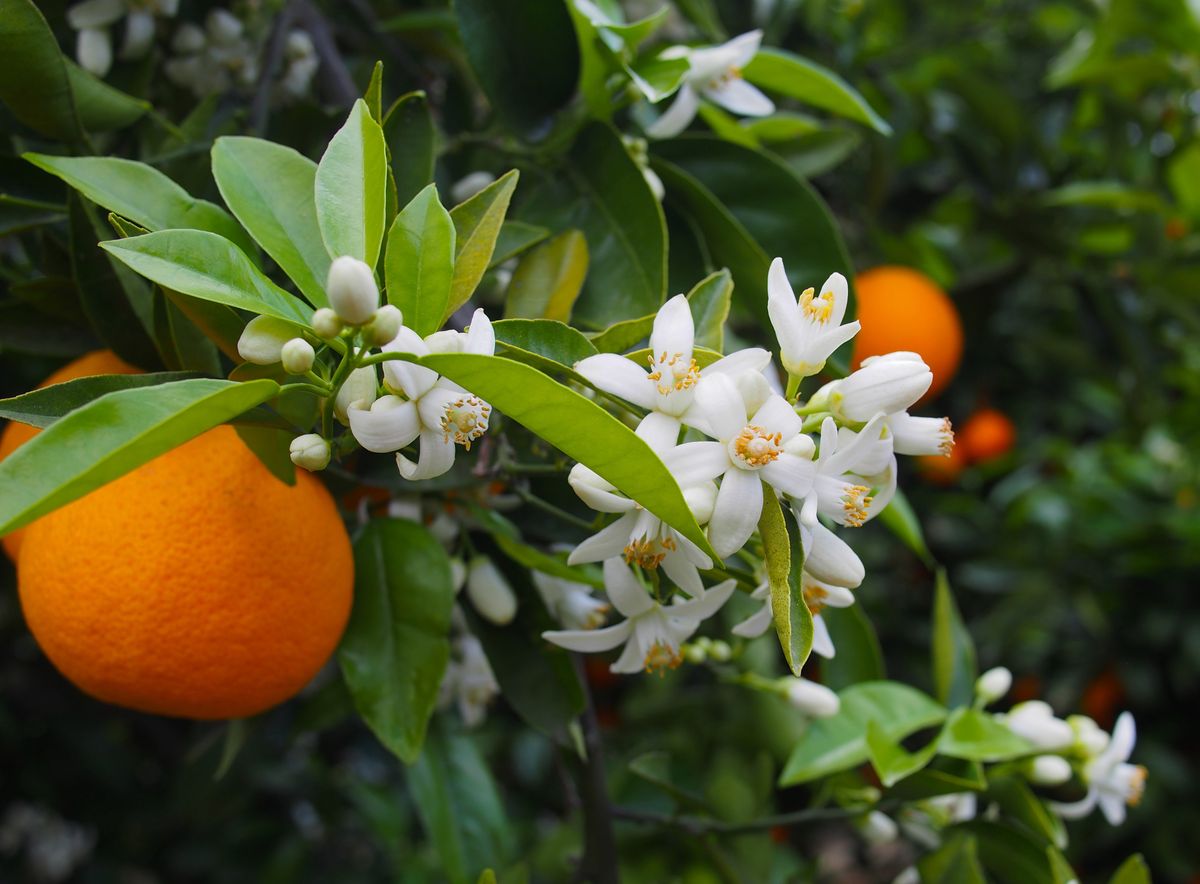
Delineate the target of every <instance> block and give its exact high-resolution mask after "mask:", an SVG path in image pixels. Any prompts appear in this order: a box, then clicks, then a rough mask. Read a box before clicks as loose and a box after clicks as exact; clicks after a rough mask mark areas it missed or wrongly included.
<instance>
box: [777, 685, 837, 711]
mask: <svg viewBox="0 0 1200 884" xmlns="http://www.w3.org/2000/svg"><path fill="white" fill-rule="evenodd" d="M787 681H788V684H787V687H786V688H785V691H786V694H787V700H788V702H789V703H791V704H792V706H793V707H794V708H796V709H799V710H800V711H801V712H803V713H804V714H805V715H811V716H812V717H813V718H830V717H832V716H834V715H837V714H838V710H839V709H841V708H842V701H841V698H839V697H838V695H837V694H835V693H834V692H833V691H831V690H829V688H827V687H825V685H823V684H817V683H816V682H815V681H809V680H808V679H807V678H791V679H788V680H787Z"/></svg>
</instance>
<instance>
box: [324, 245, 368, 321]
mask: <svg viewBox="0 0 1200 884" xmlns="http://www.w3.org/2000/svg"><path fill="white" fill-rule="evenodd" d="M325 289H326V291H327V293H328V294H329V303H330V305H331V306H332V307H333V309H334V311H335V312H336V313H337V315H338V316H339V317H341V319H342V320H343V321H345V322H348V323H350V324H351V325H362V324H363V323H364V322H368V321H369V320H370V319H371V318H372V317H373V316H374V315H375V311H376V310H377V309H378V308H379V287H378V286H377V285H375V275H374V274H373V273H371V268H370V267H368V266H367V265H366V263H364V262H363V261H360V260H358V259H357V258H352V257H350V256H349V255H342V256H341V257H340V258H335V259H334V261H333V263H332V264H330V265H329V281H328V282H327V283H326V286H325Z"/></svg>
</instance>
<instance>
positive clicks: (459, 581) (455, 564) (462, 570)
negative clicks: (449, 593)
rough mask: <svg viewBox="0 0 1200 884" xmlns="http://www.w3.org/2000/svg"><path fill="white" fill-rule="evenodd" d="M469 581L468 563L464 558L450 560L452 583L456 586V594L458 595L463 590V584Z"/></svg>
mask: <svg viewBox="0 0 1200 884" xmlns="http://www.w3.org/2000/svg"><path fill="white" fill-rule="evenodd" d="M466 582H467V565H466V563H465V562H464V561H463V560H462V559H451V560H450V585H451V586H453V587H454V594H455V595H458V594H459V593H460V592H462V588H463V585H464V584H465V583H466Z"/></svg>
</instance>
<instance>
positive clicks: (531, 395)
mask: <svg viewBox="0 0 1200 884" xmlns="http://www.w3.org/2000/svg"><path fill="white" fill-rule="evenodd" d="M419 362H420V364H421V365H426V366H428V367H429V368H432V369H433V370H434V371H436V372H438V373H439V374H442V375H445V376H446V377H448V378H450V380H452V381H454V382H455V383H457V384H459V385H461V386H462V387H464V388H465V389H467V390H470V391H471V392H472V393H474V394H475V395H477V396H479V397H480V398H482V399H484V400H485V401H487V402H489V403H491V405H492V406H493V407H494V408H496V409H497V410H498V411H500V412H502V413H503V414H504V416H505V417H506V418H508V419H510V420H514V421H516V422H517V423H519V424H521V425H522V426H523V427H525V428H526V429H527V430H529V431H530V432H532V433H536V434H537V435H539V436H541V437H542V438H543V439H545V440H546V441H547V442H549V443H550V444H551V445H553V446H555V447H556V448H558V449H559V450H560V451H562V453H563V454H565V455H566V456H567V457H570V458H572V459H574V460H577V461H579V462H581V463H584V464H586V465H587V466H588V467H589V468H591V469H592V470H594V471H595V472H596V473H597V474H598V475H599V476H600V477H601V478H603V479H605V480H606V481H608V482H611V483H612V484H613V485H614V486H616V487H617V488H618V489H620V490H621V492H622V493H624V494H625V495H627V496H628V497H630V498H632V499H633V500H636V501H637V502H638V503H640V504H641V505H642V506H643V507H645V508H646V509H647V510H649V511H650V512H651V513H653V514H654V515H656V516H658V517H659V518H660V519H662V520H663V521H664V522H666V523H667V524H668V525H670V526H671V527H672V528H674V529H675V530H676V531H678V532H679V533H680V534H682V535H683V536H684V537H686V538H688V540H690V541H692V542H693V543H695V544H696V545H697V546H699V547H700V548H701V549H702V550H704V551H705V553H706V554H708V555H709V556H712V557H713V558H716V555H715V553H714V552H713V550H712V547H711V546H709V543H708V538H707V537H705V536H704V532H703V531H702V530H701V529H700V526H699V525H697V524H696V518H695V516H693V515H692V511H691V510H690V509H689V508H688V505H687V502H686V501H685V500H684V499H683V493H682V492H681V491H680V490H679V485H678V484H677V483H676V482H675V479H674V477H672V476H671V474H670V472H669V471H668V470H667V468H666V467H665V466H664V465H663V462H662V461H661V460H660V459H659V457H658V455H657V454H655V453H654V451H653V450H652V449H651V448H650V446H649V445H647V444H646V443H645V442H644V441H642V439H641V438H640V437H639V436H637V435H636V434H635V433H634V432H633V430H631V429H629V428H628V427H627V426H625V425H624V424H623V423H621V422H620V421H619V420H617V419H616V418H615V417H613V416H612V415H611V414H609V413H608V412H607V411H605V410H604V409H603V408H601V407H600V406H599V405H597V404H596V403H594V402H592V401H591V400H590V399H588V398H586V397H585V396H582V395H580V394H579V393H576V392H575V391H573V390H571V389H569V388H568V387H565V386H563V385H562V384H560V383H558V382H556V381H554V380H552V379H551V378H549V377H547V376H546V375H544V374H542V373H541V372H540V371H538V370H536V369H534V368H531V367H529V366H527V365H522V364H521V363H519V362H514V361H512V360H510V359H504V358H502V357H499V356H478V355H474V354H466V353H439V354H434V355H431V356H425V357H422V358H421V359H420V360H419Z"/></svg>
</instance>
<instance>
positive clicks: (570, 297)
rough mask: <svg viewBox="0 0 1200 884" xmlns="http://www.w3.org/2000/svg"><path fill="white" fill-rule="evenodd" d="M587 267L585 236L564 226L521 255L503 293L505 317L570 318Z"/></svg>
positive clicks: (563, 319)
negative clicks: (505, 291) (558, 231)
mask: <svg viewBox="0 0 1200 884" xmlns="http://www.w3.org/2000/svg"><path fill="white" fill-rule="evenodd" d="M587 270H588V248H587V240H586V239H585V238H584V236H583V234H582V233H581V232H580V231H578V230H564V231H563V232H562V233H560V234H558V236H555V237H553V238H552V239H549V240H547V241H546V242H544V243H542V244H541V245H540V246H538V247H537V248H535V249H533V250H532V251H530V252H528V253H526V254H525V256H524V257H523V258H522V259H521V263H520V264H518V265H517V269H516V270H515V271H513V275H512V280H511V281H510V282H509V284H508V291H507V293H506V295H505V300H504V316H505V318H506V319H508V318H518V319H520V318H523V319H540V318H545V319H557V320H559V321H561V322H569V321H570V319H571V308H572V307H573V306H574V305H575V299H576V298H578V297H579V292H580V291H581V290H582V289H583V280H584V278H585V277H586V276H587Z"/></svg>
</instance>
